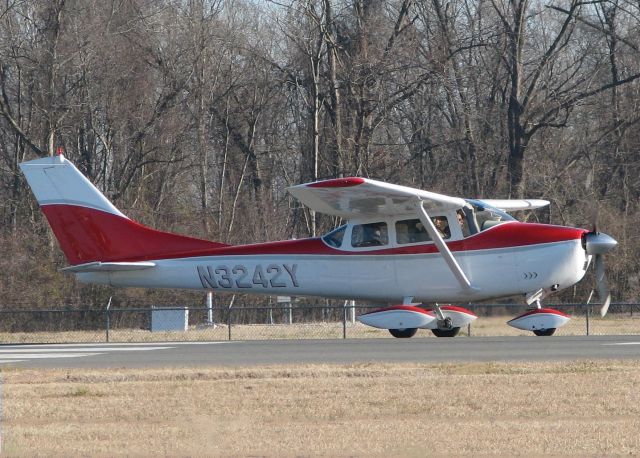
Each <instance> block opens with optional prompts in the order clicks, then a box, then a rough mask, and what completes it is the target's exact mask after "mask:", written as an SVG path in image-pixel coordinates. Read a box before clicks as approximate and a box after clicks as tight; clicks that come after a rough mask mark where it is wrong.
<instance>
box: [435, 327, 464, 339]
mask: <svg viewBox="0 0 640 458" xmlns="http://www.w3.org/2000/svg"><path fill="white" fill-rule="evenodd" d="M431 332H433V335H434V336H436V337H455V336H457V335H458V333H459V332H460V328H451V329H432V330H431Z"/></svg>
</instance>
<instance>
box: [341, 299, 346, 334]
mask: <svg viewBox="0 0 640 458" xmlns="http://www.w3.org/2000/svg"><path fill="white" fill-rule="evenodd" d="M342 338H343V339H346V338H347V301H344V305H343V306H342Z"/></svg>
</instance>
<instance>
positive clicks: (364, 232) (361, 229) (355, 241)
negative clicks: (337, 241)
mask: <svg viewBox="0 0 640 458" xmlns="http://www.w3.org/2000/svg"><path fill="white" fill-rule="evenodd" d="M388 243H389V231H388V229H387V223H384V222H380V223H367V224H354V225H353V229H352V230H351V246H352V247H354V248H361V247H372V246H381V245H387V244H388Z"/></svg>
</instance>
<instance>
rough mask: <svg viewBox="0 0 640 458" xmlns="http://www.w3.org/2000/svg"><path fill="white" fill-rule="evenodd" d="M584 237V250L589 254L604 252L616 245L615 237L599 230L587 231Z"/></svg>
mask: <svg viewBox="0 0 640 458" xmlns="http://www.w3.org/2000/svg"><path fill="white" fill-rule="evenodd" d="M584 237H585V250H587V254H590V255H597V254H605V253H607V252H609V251H611V250H613V249H614V248H615V247H616V246H617V245H618V242H617V241H616V239H614V238H613V237H611V236H609V235H607V234H603V233H601V232H589V233H587V234H585V236H584Z"/></svg>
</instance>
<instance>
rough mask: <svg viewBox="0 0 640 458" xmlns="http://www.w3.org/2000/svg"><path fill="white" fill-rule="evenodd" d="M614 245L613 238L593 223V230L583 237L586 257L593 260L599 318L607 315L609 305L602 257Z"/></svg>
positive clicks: (615, 242) (609, 299)
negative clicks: (599, 304) (600, 305)
mask: <svg viewBox="0 0 640 458" xmlns="http://www.w3.org/2000/svg"><path fill="white" fill-rule="evenodd" d="M616 245H618V242H617V241H616V240H615V239H614V238H613V237H611V236H609V235H607V234H603V233H602V232H598V231H597V230H596V225H595V223H594V225H593V230H592V231H591V232H587V233H586V234H585V235H584V248H585V250H586V252H587V254H588V255H591V256H594V258H595V262H594V268H595V273H596V289H597V290H598V296H599V297H600V301H602V308H601V309H600V316H602V317H604V316H605V315H606V314H607V311H608V310H609V304H611V292H610V291H609V286H608V285H607V279H606V278H605V275H604V259H603V257H602V255H603V254H605V253H608V252H609V251H611V250H612V249H614V248H615V247H616Z"/></svg>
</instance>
